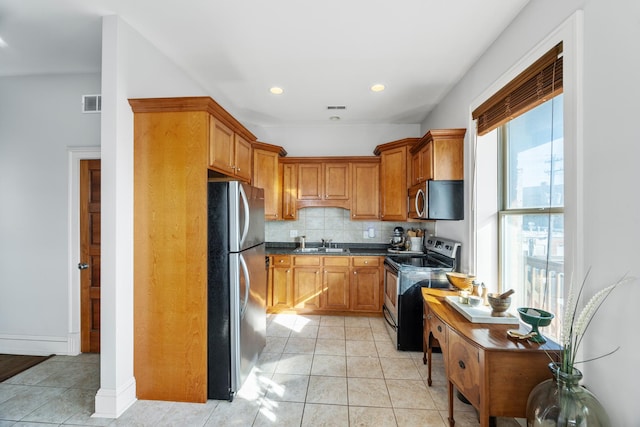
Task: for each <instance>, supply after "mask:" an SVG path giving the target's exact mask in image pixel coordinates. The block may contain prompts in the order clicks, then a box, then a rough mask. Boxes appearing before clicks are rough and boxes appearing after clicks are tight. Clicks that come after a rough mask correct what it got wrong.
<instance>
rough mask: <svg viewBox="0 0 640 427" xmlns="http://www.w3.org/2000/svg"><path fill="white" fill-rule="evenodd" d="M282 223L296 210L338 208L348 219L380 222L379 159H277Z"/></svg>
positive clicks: (365, 157) (294, 215) (294, 216)
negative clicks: (280, 187)
mask: <svg viewBox="0 0 640 427" xmlns="http://www.w3.org/2000/svg"><path fill="white" fill-rule="evenodd" d="M280 164H281V174H282V214H283V219H295V218H296V216H297V214H296V210H297V209H301V208H307V207H338V208H344V209H349V210H351V219H362V220H372V219H374V220H375V219H379V217H380V213H379V212H380V211H379V205H380V204H379V200H380V199H379V188H380V187H379V183H380V178H379V176H380V159H379V158H378V157H373V156H359V157H298V158H296V157H287V158H281V159H280Z"/></svg>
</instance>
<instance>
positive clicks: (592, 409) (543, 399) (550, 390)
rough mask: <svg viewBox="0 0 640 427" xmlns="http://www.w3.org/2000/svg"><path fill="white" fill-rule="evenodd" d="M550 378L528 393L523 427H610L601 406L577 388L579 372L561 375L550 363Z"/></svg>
mask: <svg viewBox="0 0 640 427" xmlns="http://www.w3.org/2000/svg"><path fill="white" fill-rule="evenodd" d="M549 369H550V370H551V373H552V374H553V379H548V380H546V381H543V382H541V383H540V384H538V385H537V386H535V387H534V388H533V390H531V393H530V394H529V399H528V400H527V426H528V427H534V426H535V427H539V426H554V427H555V426H559V427H610V426H611V422H610V421H609V417H608V416H607V413H606V411H605V410H604V408H603V406H602V404H601V403H600V402H599V401H598V399H597V398H596V396H595V395H594V394H593V393H591V392H590V391H589V390H587V389H586V388H584V387H583V386H581V385H580V384H579V383H580V380H581V379H582V372H580V371H579V370H577V369H575V368H573V372H571V373H567V372H562V371H561V370H560V368H559V366H558V365H557V364H556V363H550V364H549Z"/></svg>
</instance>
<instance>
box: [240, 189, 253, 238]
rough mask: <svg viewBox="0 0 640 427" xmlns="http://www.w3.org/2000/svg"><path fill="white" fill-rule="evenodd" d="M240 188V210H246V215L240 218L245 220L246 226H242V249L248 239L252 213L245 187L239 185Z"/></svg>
mask: <svg viewBox="0 0 640 427" xmlns="http://www.w3.org/2000/svg"><path fill="white" fill-rule="evenodd" d="M238 188H239V189H240V203H241V204H242V206H241V207H240V208H241V209H244V215H241V216H240V217H241V218H244V224H241V225H240V226H241V227H242V234H241V235H240V247H242V244H243V243H244V241H245V239H246V238H247V234H249V221H250V218H251V211H250V210H249V199H248V198H247V193H246V191H244V187H243V186H242V185H239V186H238Z"/></svg>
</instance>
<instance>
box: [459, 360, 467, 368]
mask: <svg viewBox="0 0 640 427" xmlns="http://www.w3.org/2000/svg"><path fill="white" fill-rule="evenodd" d="M458 366H460V369H464V368H466V366H464V362H463V361H462V360H458Z"/></svg>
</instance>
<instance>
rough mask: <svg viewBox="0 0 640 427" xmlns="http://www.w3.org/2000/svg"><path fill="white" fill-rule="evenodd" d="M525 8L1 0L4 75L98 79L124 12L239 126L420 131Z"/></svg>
mask: <svg viewBox="0 0 640 427" xmlns="http://www.w3.org/2000/svg"><path fill="white" fill-rule="evenodd" d="M528 1H529V0H396V1H389V0H386V1H383V0H320V1H310V0H182V1H178V0H0V39H2V41H4V43H2V42H1V41H0V77H2V76H12V75H23V74H44V73H74V72H95V71H99V70H100V58H101V54H100V46H101V19H100V17H101V16H104V15H108V14H117V15H120V16H121V17H122V19H124V20H125V21H126V22H128V23H129V24H130V25H131V26H132V27H133V28H135V29H137V30H138V31H139V32H140V33H141V34H142V35H143V36H144V37H146V38H147V39H148V40H149V41H151V42H152V43H153V44H155V45H156V46H157V47H158V48H159V49H160V50H161V51H163V52H164V53H165V54H166V55H167V56H168V57H170V58H172V59H173V60H174V61H175V62H176V63H178V64H180V65H181V66H182V67H183V68H184V70H185V71H186V72H187V73H189V74H190V75H191V76H192V77H193V78H194V79H195V80H196V81H198V82H199V83H200V84H201V85H202V86H203V88H204V89H205V91H206V93H203V95H210V96H212V97H213V98H214V99H216V100H217V101H218V102H219V103H221V104H222V105H223V106H225V105H226V106H228V107H232V109H233V111H235V112H239V114H238V113H236V114H238V115H239V117H237V118H238V119H240V120H241V121H248V122H251V123H254V124H257V125H261V126H272V125H273V126H279V125H295V124H305V125H309V124H315V125H317V124H329V123H331V124H335V123H360V124H368V123H376V124H382V123H399V124H406V123H410V124H412V123H413V124H415V123H420V122H422V121H423V119H424V118H425V117H426V115H427V114H428V113H429V111H430V110H431V109H432V108H433V107H434V106H435V105H437V104H438V102H439V101H440V100H441V99H442V97H443V96H444V95H445V94H446V93H447V92H448V91H449V90H450V89H451V88H452V86H453V85H454V84H455V83H456V82H457V81H458V80H459V79H460V78H461V77H462V76H463V75H464V73H465V72H466V71H467V70H468V69H469V67H470V66H471V65H472V64H473V63H474V62H475V61H476V60H477V59H478V57H479V56H481V55H482V53H483V52H484V51H485V50H486V49H487V47H489V45H490V44H491V43H492V42H493V40H495V39H496V37H497V36H498V35H499V34H500V33H501V32H502V31H503V29H504V28H505V27H506V26H507V25H509V23H510V22H511V21H512V20H513V19H514V17H515V16H516V15H517V14H518V13H519V11H520V10H521V9H522V8H523V7H524V6H525V5H526V3H527V2H528ZM374 83H382V84H384V85H385V86H386V90H385V91H383V92H379V93H373V92H371V91H370V90H369V87H370V86H371V85H372V84H374ZM273 85H277V86H281V87H282V88H284V94H282V95H280V96H274V95H272V94H270V93H269V90H268V89H269V88H270V87H271V86H273ZM228 103H231V104H232V105H231V106H229V105H228ZM329 105H344V106H346V107H347V109H346V110H344V111H340V112H338V114H337V115H339V116H340V117H341V120H340V121H338V122H335V121H331V122H330V121H329V117H330V116H332V115H336V112H335V111H329V110H327V106H329Z"/></svg>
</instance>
